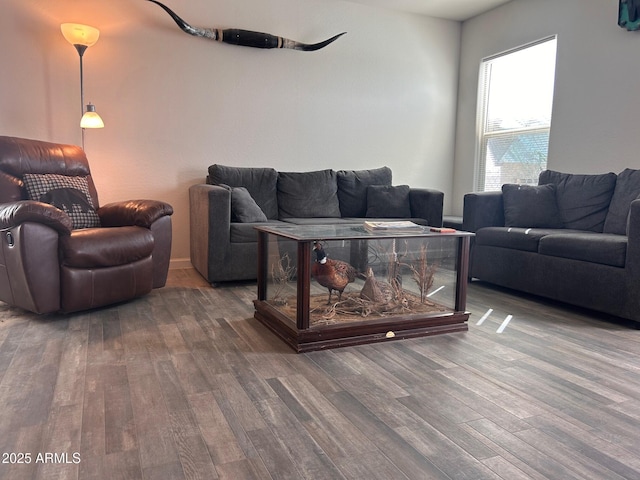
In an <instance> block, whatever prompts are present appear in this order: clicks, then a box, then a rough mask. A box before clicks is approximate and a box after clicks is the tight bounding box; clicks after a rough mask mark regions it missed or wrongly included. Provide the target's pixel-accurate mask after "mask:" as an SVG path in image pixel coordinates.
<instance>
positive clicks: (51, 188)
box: [22, 173, 100, 229]
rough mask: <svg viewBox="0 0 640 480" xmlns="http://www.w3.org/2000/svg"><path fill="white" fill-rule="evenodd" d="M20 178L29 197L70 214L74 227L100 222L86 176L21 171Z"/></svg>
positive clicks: (95, 225)
mask: <svg viewBox="0 0 640 480" xmlns="http://www.w3.org/2000/svg"><path fill="white" fill-rule="evenodd" d="M22 181H23V182H24V185H25V187H26V190H27V195H28V196H29V199H31V200H35V201H38V202H44V203H49V204H51V205H54V206H55V207H57V208H59V209H60V210H63V211H64V212H65V213H66V214H67V215H69V218H71V221H72V222H73V228H74V229H77V228H92V227H99V226H100V217H98V214H97V213H96V210H95V205H94V204H93V201H92V200H91V195H90V193H89V183H88V179H87V177H73V176H67V175H58V174H55V173H47V174H35V173H25V174H24V175H23V177H22Z"/></svg>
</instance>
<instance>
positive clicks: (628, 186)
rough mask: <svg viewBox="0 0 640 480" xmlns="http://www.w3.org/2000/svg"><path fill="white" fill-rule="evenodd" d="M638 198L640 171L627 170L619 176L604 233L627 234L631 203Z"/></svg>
mask: <svg viewBox="0 0 640 480" xmlns="http://www.w3.org/2000/svg"><path fill="white" fill-rule="evenodd" d="M636 198H640V170H632V169H631V168H627V169H625V170H624V171H622V172H621V173H619V174H618V180H617V181H616V188H615V190H614V191H613V198H612V199H611V205H609V212H608V213H607V219H606V220H605V222H604V233H617V234H618V235H626V234H627V220H628V217H629V210H630V208H631V202H632V201H633V200H635V199H636Z"/></svg>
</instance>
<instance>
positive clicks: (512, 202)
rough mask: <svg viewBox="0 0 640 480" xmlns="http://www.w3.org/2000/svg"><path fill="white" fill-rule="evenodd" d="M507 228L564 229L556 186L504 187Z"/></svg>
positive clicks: (507, 185) (503, 199) (505, 185)
mask: <svg viewBox="0 0 640 480" xmlns="http://www.w3.org/2000/svg"><path fill="white" fill-rule="evenodd" d="M502 196H503V198H502V201H503V205H504V225H505V227H527V228H562V221H561V220H560V212H559V211H558V203H557V202H556V186H555V185H554V184H553V183H549V184H547V185H535V186H534V185H517V184H509V183H505V184H504V185H503V186H502Z"/></svg>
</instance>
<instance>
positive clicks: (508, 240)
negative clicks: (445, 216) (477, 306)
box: [463, 169, 640, 322]
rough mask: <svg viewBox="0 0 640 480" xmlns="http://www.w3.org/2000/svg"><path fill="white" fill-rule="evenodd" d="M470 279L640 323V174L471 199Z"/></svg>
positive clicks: (546, 179) (555, 176)
mask: <svg viewBox="0 0 640 480" xmlns="http://www.w3.org/2000/svg"><path fill="white" fill-rule="evenodd" d="M463 229H464V230H467V231H471V232H475V233H476V237H475V239H474V242H473V247H472V251H471V264H470V276H471V277H473V278H476V279H479V280H483V281H487V282H490V283H493V284H496V285H501V286H503V287H508V288H512V289H516V290H521V291H523V292H528V293H531V294H535V295H540V296H543V297H548V298H551V299H554V300H560V301H563V302H566V303H569V304H573V305H578V306H580V307H586V308H589V309H593V310H596V311H600V312H604V313H607V314H610V315H614V316H617V317H622V318H624V319H630V320H633V321H634V322H640V170H632V169H626V170H624V171H623V172H621V173H620V174H618V175H616V174H614V173H607V174H602V175H574V174H567V173H560V172H555V171H550V170H547V171H544V172H542V173H541V174H540V178H539V184H538V186H526V185H504V186H503V187H502V192H483V193H469V194H467V195H465V198H464V213H463Z"/></svg>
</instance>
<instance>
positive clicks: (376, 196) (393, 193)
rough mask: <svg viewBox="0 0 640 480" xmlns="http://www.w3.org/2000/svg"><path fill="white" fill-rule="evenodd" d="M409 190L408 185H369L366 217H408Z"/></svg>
mask: <svg viewBox="0 0 640 480" xmlns="http://www.w3.org/2000/svg"><path fill="white" fill-rule="evenodd" d="M409 190H410V188H409V185H397V186H391V185H369V186H368V187H367V214H366V217H367V218H373V217H380V218H390V217H398V218H408V217H410V216H411V203H410V202H409Z"/></svg>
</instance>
